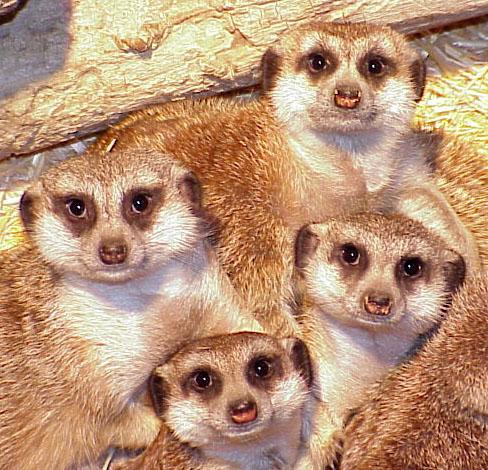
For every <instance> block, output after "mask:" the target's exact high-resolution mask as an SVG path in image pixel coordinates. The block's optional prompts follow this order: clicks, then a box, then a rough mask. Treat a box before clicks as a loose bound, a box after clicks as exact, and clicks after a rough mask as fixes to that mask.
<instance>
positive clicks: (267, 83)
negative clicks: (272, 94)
mask: <svg viewBox="0 0 488 470" xmlns="http://www.w3.org/2000/svg"><path fill="white" fill-rule="evenodd" d="M281 62H282V58H281V55H280V53H279V52H278V49H277V47H276V46H272V47H270V48H269V49H268V50H267V51H266V52H265V53H264V55H263V57H262V59H261V71H262V78H261V88H262V90H263V92H264V93H267V92H269V91H270V90H271V89H272V88H273V87H274V85H275V79H276V76H277V75H278V72H279V70H280V67H281Z"/></svg>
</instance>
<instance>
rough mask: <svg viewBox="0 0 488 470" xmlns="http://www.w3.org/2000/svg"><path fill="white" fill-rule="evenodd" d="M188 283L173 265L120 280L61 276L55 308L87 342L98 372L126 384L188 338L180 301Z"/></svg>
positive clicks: (187, 319) (184, 310)
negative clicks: (111, 282)
mask: <svg viewBox="0 0 488 470" xmlns="http://www.w3.org/2000/svg"><path fill="white" fill-rule="evenodd" d="M168 274H169V276H168ZM191 284H192V282H191V280H190V279H188V278H187V276H186V274H184V273H178V272H177V271H175V270H171V272H170V273H168V272H164V273H161V272H160V273H156V274H155V275H154V276H148V277H147V278H144V279H140V280H137V281H131V282H127V283H124V284H120V285H106V284H104V285H101V284H98V283H94V282H90V281H86V280H80V279H77V280H74V279H70V280H67V281H66V280H65V283H64V286H63V287H62V289H61V290H62V295H61V296H60V299H59V301H58V311H59V312H60V315H61V316H62V317H63V321H64V322H65V323H66V325H67V326H68V328H69V331H70V333H71V334H72V335H73V336H75V337H80V338H81V339H83V340H84V341H85V342H86V343H87V344H89V345H90V350H89V352H88V354H89V355H90V359H89V360H91V361H94V362H95V363H98V369H99V370H100V371H103V372H100V373H101V374H102V373H103V374H105V376H107V377H113V378H114V383H117V384H118V385H117V386H118V388H119V389H123V388H127V389H128V390H131V389H133V387H134V386H137V385H139V384H140V383H141V381H142V380H144V378H145V377H146V376H147V375H148V374H149V372H150V370H151V369H152V367H154V365H156V363H157V362H158V360H160V359H161V356H162V355H164V354H165V353H169V352H170V351H171V350H172V349H174V347H175V346H176V343H177V342H178V341H179V342H183V341H185V340H188V339H191V337H192V335H193V332H194V329H193V327H192V325H191V319H190V315H189V308H188V307H186V306H185V303H184V302H181V298H182V296H183V295H184V292H185V289H191ZM185 336H186V337H185ZM121 377H124V380H121V379H120V378H121ZM124 384H125V386H124Z"/></svg>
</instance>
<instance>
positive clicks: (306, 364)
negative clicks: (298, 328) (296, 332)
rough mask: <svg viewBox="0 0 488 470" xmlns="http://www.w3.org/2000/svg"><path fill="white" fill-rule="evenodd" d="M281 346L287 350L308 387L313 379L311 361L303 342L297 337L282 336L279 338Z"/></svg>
mask: <svg viewBox="0 0 488 470" xmlns="http://www.w3.org/2000/svg"><path fill="white" fill-rule="evenodd" d="M281 342H282V345H283V347H284V348H285V349H286V350H287V351H288V353H289V355H290V358H291V360H292V362H293V365H294V366H295V368H296V369H297V370H298V371H299V372H300V375H301V376H302V377H303V378H304V379H305V382H306V383H307V386H309V387H310V385H311V384H312V380H313V375H312V361H311V360H310V354H309V352H308V348H307V346H306V345H305V343H304V342H303V341H302V340H301V339H298V338H283V339H282V340H281Z"/></svg>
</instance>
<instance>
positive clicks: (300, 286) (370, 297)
mask: <svg viewBox="0 0 488 470" xmlns="http://www.w3.org/2000/svg"><path fill="white" fill-rule="evenodd" d="M296 267H297V272H296V276H297V291H298V294H299V295H300V296H301V298H300V299H299V301H298V308H297V315H298V318H299V321H300V324H301V331H302V336H301V337H302V339H303V341H304V342H305V343H306V344H307V346H308V348H309V350H310V356H311V360H312V367H313V375H314V377H315V380H314V385H313V393H314V396H315V397H316V398H317V400H318V401H319V402H320V403H321V406H320V407H319V411H318V412H317V415H316V418H315V423H314V425H313V428H314V430H313V431H312V438H311V443H310V454H309V455H311V457H304V458H305V459H309V460H307V464H304V466H302V467H298V468H323V466H324V464H331V463H332V461H333V459H334V458H335V446H336V442H335V440H334V434H335V433H339V432H340V430H341V428H342V423H343V421H344V419H345V417H346V416H347V415H348V414H349V412H350V410H351V409H352V408H354V407H356V406H358V405H359V404H360V403H361V402H362V400H363V399H364V395H365V393H366V392H367V390H368V389H369V388H370V387H371V386H372V384H374V383H375V382H376V381H377V380H378V379H380V378H381V377H382V376H384V375H385V374H386V373H387V371H388V370H389V369H390V368H392V367H393V366H395V365H396V364H398V363H400V362H401V361H402V360H403V359H404V358H406V357H407V356H408V354H409V353H410V352H411V351H412V350H413V349H414V348H415V347H416V346H418V344H420V341H421V337H422V335H425V334H426V333H428V332H429V331H430V330H431V329H432V328H433V327H434V326H435V325H436V324H437V323H438V322H439V321H440V319H441V318H442V316H443V314H444V312H445V311H446V309H447V308H448V307H449V303H450V299H451V296H452V294H453V293H454V292H455V291H456V290H457V288H458V287H459V285H461V283H462V282H463V280H464V272H465V266H464V261H463V259H462V257H460V256H459V255H458V254H457V253H455V252H453V251H452V250H450V249H449V248H448V247H447V246H446V244H445V243H444V242H443V240H441V239H440V238H439V237H437V236H435V235H434V234H433V233H431V232H430V231H428V230H427V229H425V228H424V227H423V226H422V225H421V224H420V223H418V222H416V221H413V220H410V219H406V218H405V217H403V216H400V215H395V216H394V215H390V216H385V215H380V214H372V213H365V214H357V215H354V216H349V217H342V218H333V219H330V220H328V221H327V222H325V223H321V224H310V225H307V226H305V227H304V228H302V230H301V231H300V232H299V234H298V236H297V241H296ZM310 459H311V463H310Z"/></svg>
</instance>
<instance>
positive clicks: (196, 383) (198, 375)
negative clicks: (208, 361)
mask: <svg viewBox="0 0 488 470" xmlns="http://www.w3.org/2000/svg"><path fill="white" fill-rule="evenodd" d="M190 380H191V385H192V388H193V389H194V390H195V391H197V392H203V391H204V390H207V389H208V388H210V387H211V386H212V385H213V379H212V376H211V375H210V374H209V373H208V372H207V371H205V370H197V371H196V372H194V373H193V375H192V376H191V379H190Z"/></svg>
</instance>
